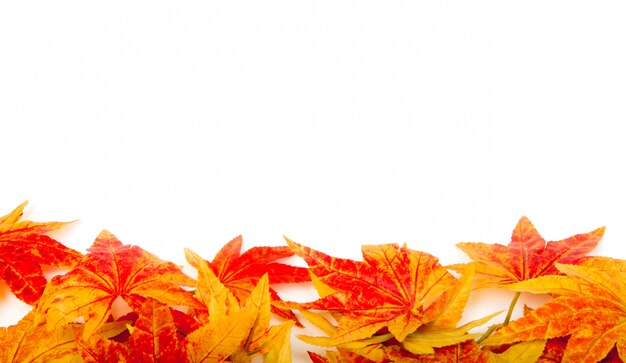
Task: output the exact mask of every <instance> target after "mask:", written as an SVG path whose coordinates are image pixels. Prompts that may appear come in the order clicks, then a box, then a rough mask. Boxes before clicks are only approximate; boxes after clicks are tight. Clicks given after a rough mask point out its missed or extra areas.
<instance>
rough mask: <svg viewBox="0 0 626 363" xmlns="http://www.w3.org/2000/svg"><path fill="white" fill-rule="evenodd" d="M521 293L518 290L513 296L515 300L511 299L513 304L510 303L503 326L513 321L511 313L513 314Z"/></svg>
mask: <svg viewBox="0 0 626 363" xmlns="http://www.w3.org/2000/svg"><path fill="white" fill-rule="evenodd" d="M521 294H522V293H521V291H518V292H516V293H515V296H514V297H513V301H511V305H509V311H508V312H507V314H506V318H505V319H504V323H502V326H507V325H509V322H510V321H511V315H512V314H513V309H514V308H515V305H516V304H517V300H518V299H519V296H520V295H521Z"/></svg>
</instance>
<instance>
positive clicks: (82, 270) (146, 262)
mask: <svg viewBox="0 0 626 363" xmlns="http://www.w3.org/2000/svg"><path fill="white" fill-rule="evenodd" d="M88 251H89V254H87V255H86V256H84V257H83V259H82V260H81V261H80V262H79V263H78V264H77V265H76V267H74V268H73V269H72V270H71V271H69V272H68V273H67V274H65V275H63V276H56V277H54V278H53V279H52V280H51V281H50V283H49V284H48V286H47V287H46V290H45V291H44V293H43V296H42V297H41V300H40V303H39V305H38V307H37V311H38V314H39V316H40V317H41V319H43V317H44V316H45V317H46V319H47V326H48V327H49V329H53V328H55V327H56V326H58V325H59V324H65V323H71V322H74V321H76V319H78V318H79V317H82V318H83V319H84V321H85V329H84V332H83V334H84V336H85V338H88V337H89V336H90V335H91V334H93V332H94V331H95V330H96V329H97V328H98V327H99V326H100V325H102V324H103V323H104V322H105V321H106V319H107V318H108V317H109V315H110V314H111V306H112V304H113V302H114V301H115V300H116V299H117V298H122V299H123V300H124V301H126V302H127V303H128V304H129V306H130V307H131V308H132V309H133V310H135V311H139V310H140V309H141V306H142V303H143V301H144V299H145V297H152V298H154V299H156V300H158V301H161V302H163V303H166V304H170V305H185V306H190V307H196V308H199V309H202V308H203V306H202V304H200V303H199V302H198V301H197V300H196V299H194V298H193V296H192V295H191V294H190V293H189V292H187V291H185V290H183V289H182V288H181V286H193V285H194V284H195V281H194V280H193V279H191V278H190V277H188V276H186V275H184V274H183V273H182V272H181V270H180V267H179V266H176V265H174V264H173V263H171V262H165V261H162V260H160V259H159V258H158V257H156V256H154V255H152V254H150V253H149V252H147V251H145V250H143V249H141V248H139V247H137V246H130V245H124V244H122V243H121V242H120V241H119V240H118V239H117V238H116V237H115V236H114V235H112V234H111V233H110V232H108V231H102V232H101V233H100V235H98V237H97V238H96V240H95V242H94V243H93V245H92V246H91V247H90V248H89V249H88Z"/></svg>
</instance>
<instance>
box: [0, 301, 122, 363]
mask: <svg viewBox="0 0 626 363" xmlns="http://www.w3.org/2000/svg"><path fill="white" fill-rule="evenodd" d="M35 315H36V313H35V312H34V311H31V312H30V313H28V315H26V316H25V317H24V318H22V320H20V321H19V322H18V323H17V324H16V325H14V326H10V327H8V328H0V362H1V363H29V362H48V361H53V360H61V361H63V362H80V361H81V359H80V346H79V340H80V338H81V335H82V332H83V328H84V325H83V324H68V325H63V326H60V327H58V328H57V329H55V330H54V331H52V332H50V331H48V330H47V329H46V327H45V323H44V322H42V323H40V324H37V323H36V322H35ZM125 329H126V327H125V322H115V323H106V324H103V325H102V326H100V327H99V329H98V335H99V336H102V337H113V336H115V335H117V334H119V333H121V332H122V331H124V330H125Z"/></svg>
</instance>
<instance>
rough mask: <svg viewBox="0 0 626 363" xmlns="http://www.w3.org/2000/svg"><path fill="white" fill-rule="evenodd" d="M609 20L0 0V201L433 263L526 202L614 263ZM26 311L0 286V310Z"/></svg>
mask: <svg viewBox="0 0 626 363" xmlns="http://www.w3.org/2000/svg"><path fill="white" fill-rule="evenodd" d="M624 19H626V3H624V2H622V1H603V2H580V1H525V2H504V1H477V2H449V1H439V2H411V1H395V2H372V1H321V0H316V1H270V2H267V1H265V2H263V1H229V2H193V1H187V2H161V1H150V2H117V1H108V2H104V3H93V2H85V1H66V2H61V3H59V2H54V3H51V2H2V3H0V155H1V157H2V161H1V164H0V165H1V169H0V170H1V171H0V209H1V210H0V214H5V213H8V212H9V211H10V210H12V209H13V208H14V207H15V206H17V205H18V204H19V203H21V202H22V201H24V200H26V199H28V200H30V204H29V207H28V208H27V213H26V217H27V218H28V219H32V220H38V221H48V220H73V219H79V222H77V223H75V224H74V225H72V226H70V227H67V228H66V229H65V231H63V232H61V233H59V234H57V235H56V236H57V237H58V238H59V239H60V240H61V241H62V242H64V243H66V244H67V245H68V246H70V247H73V248H75V249H78V250H80V251H82V252H84V251H85V249H86V248H87V247H88V246H89V245H90V244H91V242H92V241H93V239H94V238H95V236H96V235H97V234H98V232H99V231H100V230H101V229H102V228H107V229H109V230H111V231H112V232H113V233H114V234H116V235H117V236H118V237H119V238H120V239H121V240H122V241H123V242H125V243H131V244H138V245H140V246H142V247H143V248H145V249H147V250H149V251H151V252H153V253H155V254H157V255H158V256H160V257H162V258H164V259H169V260H172V261H175V262H177V263H180V264H183V263H184V258H183V252H182V248H183V247H185V246H186V247H190V248H192V249H194V250H195V251H196V252H198V253H200V254H201V255H203V256H204V257H205V258H207V259H210V258H212V257H213V254H214V253H215V252H216V251H217V249H218V248H219V247H220V246H221V245H222V244H223V243H225V242H227V241H229V240H230V239H231V238H232V237H234V236H236V235H238V234H243V236H244V242H245V246H246V248H247V247H251V246H257V245H263V244H271V245H278V244H282V243H283V242H282V236H283V235H287V236H289V237H290V238H292V239H294V240H296V241H298V242H301V243H304V244H307V245H309V246H312V247H315V248H317V249H320V250H322V251H325V252H328V253H331V254H334V255H338V256H342V257H352V258H359V256H360V252H359V248H360V245H361V244H366V243H387V242H400V243H401V242H407V243H408V244H409V246H410V247H412V248H414V249H418V250H423V251H427V252H430V253H432V254H435V255H437V256H438V257H440V259H441V261H442V262H443V263H444V264H449V263H455V262H462V261H467V259H466V257H465V256H464V255H463V254H462V253H461V252H459V251H457V249H456V247H455V246H454V245H455V243H456V242H460V241H484V242H492V243H496V242H499V243H505V244H506V243H508V241H509V237H510V233H511V230H512V229H513V227H514V225H515V223H516V222H517V220H518V219H519V217H520V216H522V215H526V216H528V217H529V218H530V219H531V220H532V221H533V222H534V223H535V226H536V227H537V228H538V229H539V231H540V232H541V233H542V234H543V235H544V237H546V239H549V240H556V239H561V238H565V237H568V236H570V235H572V234H575V233H582V232H588V231H590V230H592V229H594V228H597V227H599V226H602V225H606V226H607V232H606V235H605V238H604V240H603V242H602V243H601V247H600V248H599V249H597V250H596V251H595V253H596V254H603V255H609V256H612V257H619V258H626V249H625V248H624V242H626V223H625V221H626V209H625V207H624V206H625V205H626V191H625V190H626V177H625V176H624V172H623V169H624V155H626V143H625V142H624V138H625V136H626V132H625V131H624V122H625V121H626V22H625V21H624ZM185 271H188V272H190V273H191V272H192V271H191V269H189V268H188V267H186V268H185ZM285 290H287V291H286V294H287V295H288V293H289V290H290V289H283V290H281V291H285ZM292 291H293V290H292ZM494 294H495V295H496V298H494V297H493V295H494ZM499 294H500V295H499ZM499 294H498V293H495V292H489V294H486V293H479V294H477V295H475V296H474V297H472V300H471V302H470V309H469V311H468V314H469V315H472V314H475V315H480V312H481V311H482V310H484V311H488V312H490V311H494V310H500V309H505V308H506V307H507V306H508V301H509V299H510V295H508V294H506V293H499ZM488 295H489V297H488ZM27 309H28V308H27V306H25V305H24V304H22V303H20V302H19V301H16V299H15V298H14V297H13V296H12V295H11V294H10V292H9V291H8V289H7V288H6V286H5V285H0V323H1V324H2V325H9V324H13V323H15V322H16V321H18V320H19V319H20V318H21V316H22V315H23V314H24V313H25V312H26V311H27ZM466 319H467V317H466ZM297 333H302V331H298V332H297ZM294 343H295V339H294ZM296 344H297V346H296V348H294V349H295V350H296V357H297V359H300V360H302V359H304V358H303V357H304V356H303V352H304V350H305V349H312V348H311V347H308V346H306V345H304V344H299V343H296Z"/></svg>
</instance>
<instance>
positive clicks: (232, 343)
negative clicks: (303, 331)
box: [184, 250, 293, 362]
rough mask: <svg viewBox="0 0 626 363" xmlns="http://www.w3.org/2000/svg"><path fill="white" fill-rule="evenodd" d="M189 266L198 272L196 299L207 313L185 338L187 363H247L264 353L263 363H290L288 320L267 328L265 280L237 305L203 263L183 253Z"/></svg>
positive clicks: (228, 291) (267, 306)
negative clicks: (221, 362)
mask: <svg viewBox="0 0 626 363" xmlns="http://www.w3.org/2000/svg"><path fill="white" fill-rule="evenodd" d="M185 256H186V258H187V260H188V261H189V263H190V264H191V265H192V266H194V267H196V268H197V269H198V285H197V289H196V296H197V297H198V299H199V300H200V301H202V302H203V303H204V304H205V305H206V307H207V310H208V322H207V323H206V324H205V325H203V326H202V327H200V328H199V329H197V330H196V331H194V332H192V333H191V334H189V335H188V336H187V338H186V339H185V342H184V344H186V349H187V352H188V358H189V360H190V361H191V362H218V361H221V360H224V359H226V358H230V360H231V361H237V362H238V361H247V359H250V357H253V356H255V355H258V354H266V362H290V360H291V354H290V351H291V348H290V344H289V338H288V336H289V332H290V328H291V326H292V325H293V322H292V321H288V322H286V323H283V324H281V325H277V326H270V321H271V312H270V309H271V298H270V291H269V277H268V275H267V274H264V275H263V276H262V277H261V278H260V279H259V281H258V283H257V284H256V286H255V287H254V288H253V289H252V291H251V292H250V294H249V295H248V298H247V299H246V300H245V301H243V302H238V300H237V299H236V298H235V297H234V295H233V294H232V293H231V292H230V290H229V289H228V288H226V287H225V286H224V285H223V284H222V282H221V281H220V280H219V278H218V277H217V276H216V275H215V273H214V272H213V270H212V269H211V268H209V266H208V264H206V263H205V261H204V260H203V259H202V258H201V257H200V256H198V255H197V254H195V253H194V252H192V251H190V250H185Z"/></svg>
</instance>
